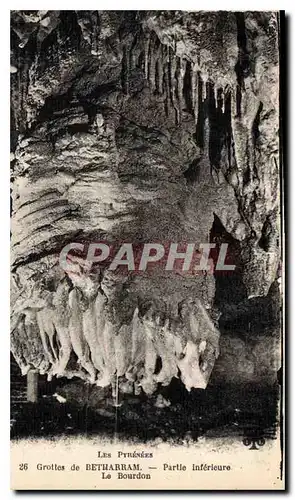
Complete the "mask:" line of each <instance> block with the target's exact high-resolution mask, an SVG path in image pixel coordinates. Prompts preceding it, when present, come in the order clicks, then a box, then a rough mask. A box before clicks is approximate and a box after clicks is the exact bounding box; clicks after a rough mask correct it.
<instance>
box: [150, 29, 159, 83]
mask: <svg viewBox="0 0 295 500" xmlns="http://www.w3.org/2000/svg"><path fill="white" fill-rule="evenodd" d="M158 53H159V47H158V46H157V37H156V35H151V39H150V44H149V71H148V74H149V84H150V87H151V90H152V92H154V90H155V89H156V64H157V60H158V55H159V54H158Z"/></svg>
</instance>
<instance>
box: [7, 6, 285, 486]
mask: <svg viewBox="0 0 295 500" xmlns="http://www.w3.org/2000/svg"><path fill="white" fill-rule="evenodd" d="M282 23H283V15H282V14H280V13H278V12H270V11H269V12H252V11H247V12H231V11H217V12H209V11H208V12H207V11H160V10H159V11H90V10H81V11H74V10H68V11H56V10H53V11H12V12H11V109H12V114H11V183H12V188H11V193H12V194H11V200H12V202H11V204H12V210H11V221H12V225H11V232H12V238H11V334H10V335H11V363H10V364H11V488H12V489H15V490H34V489H40V490H62V489H64V490H75V489H80V490H95V489H97V490H133V489H136V490H174V489H176V490H283V489H284V488H285V473H284V471H285V463H284V419H283V415H284V394H283V391H282V384H283V381H284V364H283V360H284V353H283V344H284V334H283V278H284V264H283V242H284V240H283V233H284V231H283V227H284V226H283V213H282V209H281V198H282V193H281V192H280V186H281V181H282V169H283V166H282V156H281V155H282V152H281V143H280V133H281V132H280V129H279V125H280V86H279V76H280V36H281V32H282Z"/></svg>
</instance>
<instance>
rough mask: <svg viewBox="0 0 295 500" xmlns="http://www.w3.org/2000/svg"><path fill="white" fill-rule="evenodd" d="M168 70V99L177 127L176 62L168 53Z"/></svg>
mask: <svg viewBox="0 0 295 500" xmlns="http://www.w3.org/2000/svg"><path fill="white" fill-rule="evenodd" d="M169 60H170V64H169V69H170V79H169V81H170V99H171V104H172V106H173V108H174V112H175V123H176V125H179V123H180V109H179V100H178V97H177V77H176V72H177V60H176V57H175V56H174V54H173V53H172V52H171V51H170V54H169Z"/></svg>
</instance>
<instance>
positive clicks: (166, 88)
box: [162, 46, 170, 117]
mask: <svg viewBox="0 0 295 500" xmlns="http://www.w3.org/2000/svg"><path fill="white" fill-rule="evenodd" d="M162 60H163V91H164V95H165V101H164V106H165V114H166V116H167V117H168V115H169V100H170V90H169V64H168V49H167V47H166V46H163V47H162Z"/></svg>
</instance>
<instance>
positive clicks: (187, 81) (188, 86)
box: [183, 61, 193, 113]
mask: <svg viewBox="0 0 295 500" xmlns="http://www.w3.org/2000/svg"><path fill="white" fill-rule="evenodd" d="M191 74H192V68H191V63H190V61H186V65H185V74H184V79H183V97H184V101H185V106H186V111H187V112H188V113H193V105H192V76H191Z"/></svg>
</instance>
